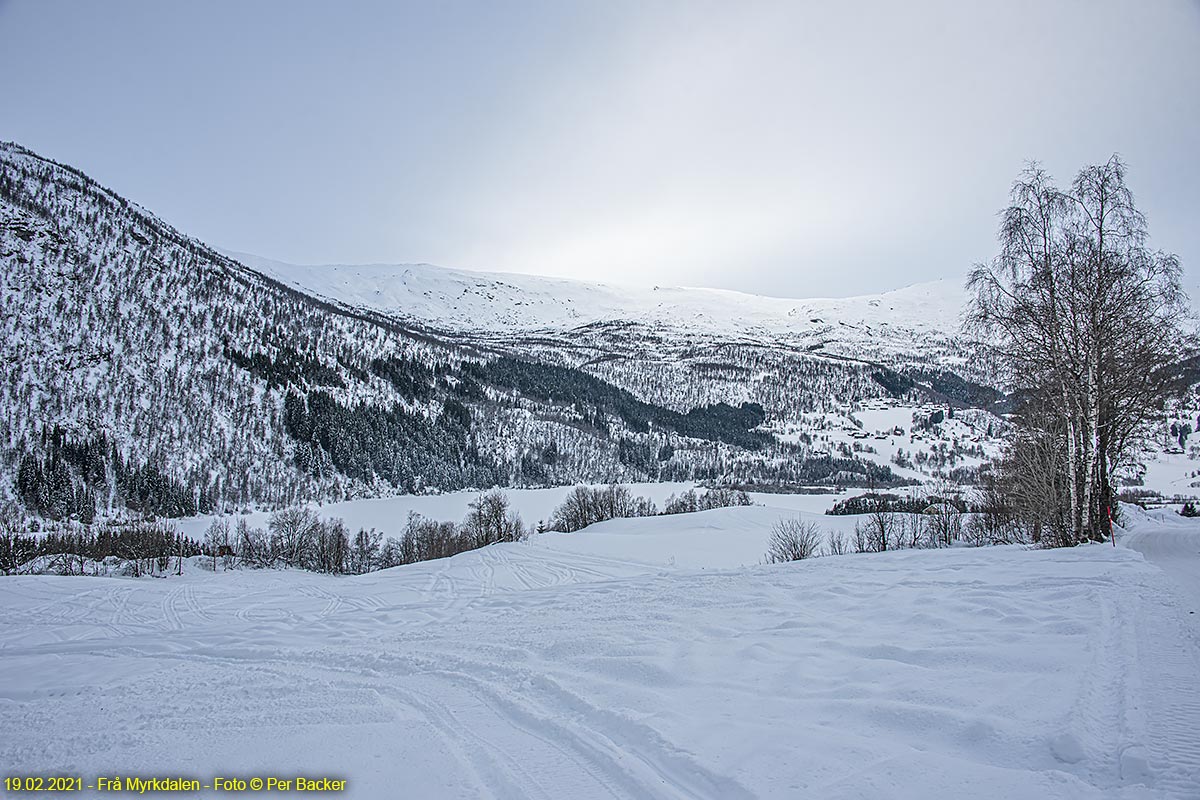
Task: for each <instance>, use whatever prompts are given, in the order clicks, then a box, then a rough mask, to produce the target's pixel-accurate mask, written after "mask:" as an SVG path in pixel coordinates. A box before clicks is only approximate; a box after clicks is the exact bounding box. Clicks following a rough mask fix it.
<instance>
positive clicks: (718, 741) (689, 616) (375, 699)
mask: <svg viewBox="0 0 1200 800" xmlns="http://www.w3.org/2000/svg"><path fill="white" fill-rule="evenodd" d="M784 513H791V512H784V511H781V510H778V509H770V508H740V509H721V510H717V511H712V512H706V513H702V514H694V515H684V516H678V517H662V518H651V519H642V520H621V521H614V522H611V523H605V524H604V525H600V526H595V527H594V528H592V529H589V530H588V531H585V532H582V533H578V534H571V535H563V534H554V535H545V536H540V537H536V538H535V539H534V540H532V541H530V542H526V543H520V544H512V545H501V546H495V547H490V548H486V549H484V550H480V551H474V552H471V553H465V554H463V555H461V556H457V557H455V558H452V559H446V560H443V561H438V562H429V563H425V564H419V565H414V566H410V567H402V568H398V569H395V570H389V571H385V572H381V573H373V574H370V575H365V576H359V577H338V578H335V577H328V576H320V575H313V574H307V573H301V572H240V571H239V572H230V573H222V574H219V575H215V576H214V575H211V574H208V575H204V574H192V575H185V576H183V577H182V578H169V579H141V580H132V579H104V578H63V577H51V576H28V577H10V578H4V579H0V764H3V765H4V770H5V772H6V774H10V775H12V774H21V773H31V772H32V773H39V774H48V773H57V774H74V775H81V776H83V777H84V780H85V784H86V783H87V782H88V781H89V780H90V779H91V778H93V777H95V776H97V775H101V774H105V775H107V774H123V775H129V774H143V775H144V774H148V773H149V774H160V775H161V774H184V775H194V776H196V777H200V778H202V779H208V778H210V777H212V776H215V775H243V776H253V775H266V774H273V775H296V774H302V775H309V776H312V775H335V776H340V777H345V778H346V779H348V780H349V782H350V783H349V789H348V792H347V794H348V795H349V796H351V797H356V798H359V797H369V798H375V797H378V798H394V797H437V798H442V797H445V798H477V797H491V798H592V797H619V798H748V797H779V798H793V797H814V798H914V799H915V798H921V800H925V799H926V798H940V797H947V798H949V797H953V798H1090V797H1107V798H1167V797H1169V798H1196V797H1200V748H1198V745H1197V742H1198V740H1200V737H1197V735H1196V732H1197V731H1198V730H1200V660H1198V652H1200V646H1198V641H1200V633H1198V630H1197V627H1196V626H1194V625H1193V624H1191V621H1193V620H1195V619H1196V617H1195V615H1192V614H1189V613H1188V612H1190V611H1197V610H1200V609H1197V608H1196V607H1195V606H1196V603H1197V602H1200V597H1195V596H1193V595H1190V594H1189V593H1188V592H1190V591H1191V589H1187V588H1186V586H1191V587H1192V589H1195V582H1196V581H1197V580H1198V578H1197V574H1198V573H1197V570H1196V569H1195V567H1196V565H1197V564H1198V563H1200V559H1198V558H1197V555H1194V554H1196V553H1197V551H1200V525H1197V524H1195V523H1191V522H1184V521H1180V520H1178V519H1171V518H1169V517H1168V516H1163V517H1162V518H1161V520H1156V519H1154V518H1151V517H1148V516H1139V517H1137V518H1136V519H1135V521H1134V523H1133V529H1132V531H1131V532H1130V533H1129V534H1128V536H1127V538H1126V542H1128V544H1129V545H1131V546H1132V547H1134V548H1137V549H1139V550H1141V551H1142V552H1144V553H1146V558H1147V559H1149V561H1147V560H1144V559H1143V556H1142V555H1141V553H1139V552H1137V551H1136V550H1135V549H1130V547H1125V546H1122V547H1118V548H1112V547H1108V546H1090V547H1084V548H1077V549H1073V550H1065V551H1029V550H1024V549H1021V548H1018V547H1005V548H988V549H980V550H972V549H952V550H942V551H907V552H898V553H889V554H885V555H878V556H843V557H837V558H823V559H818V560H816V561H812V562H806V563H802V564H792V565H779V566H762V565H758V564H756V562H757V561H758V560H759V559H761V555H762V553H763V552H764V551H765V549H766V538H767V535H768V531H769V527H770V523H771V521H773V519H775V518H777V517H778V516H779V515H780V514H784ZM820 521H821V522H822V524H826V525H842V524H846V523H850V524H852V520H844V519H830V518H827V517H822V518H821V519H820ZM1188 559H1191V561H1190V562H1189V561H1188ZM1159 564H1161V565H1162V566H1164V567H1166V568H1168V569H1170V570H1171V572H1170V574H1167V573H1164V572H1163V571H1162V570H1160V569H1159V568H1158V565H1159ZM1189 564H1190V566H1189ZM743 565H744V566H743ZM1172 565H1174V566H1172ZM1180 582H1182V585H1183V586H1182V587H1181V585H1180ZM86 794H87V793H86V792H85V795H86Z"/></svg>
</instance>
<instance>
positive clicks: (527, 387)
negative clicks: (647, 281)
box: [462, 356, 771, 450]
mask: <svg viewBox="0 0 1200 800" xmlns="http://www.w3.org/2000/svg"><path fill="white" fill-rule="evenodd" d="M462 373H463V375H464V376H465V377H466V378H468V379H470V380H472V381H474V382H477V383H483V384H491V385H493V386H497V387H501V388H505V389H511V390H515V391H517V392H520V393H521V394H522V395H523V396H525V397H529V398H534V399H537V400H541V401H544V402H551V403H561V404H564V405H573V406H575V408H576V409H577V410H578V411H579V413H580V414H581V415H582V416H583V417H584V418H585V419H587V420H588V421H590V422H591V423H592V424H593V425H594V426H595V427H596V428H598V429H599V430H601V431H602V432H603V433H605V434H607V433H608V430H609V429H608V424H607V421H606V417H607V416H609V415H611V416H615V417H617V418H618V419H620V420H621V421H622V422H624V424H625V425H626V427H628V428H629V429H630V430H631V431H634V432H635V433H648V432H649V431H650V430H652V429H655V430H664V431H674V432H676V433H678V434H680V435H682V436H688V437H691V438H694V439H704V440H707V441H714V442H725V443H727V444H732V445H735V446H737V447H744V448H746V449H749V450H758V449H761V448H762V447H763V446H764V445H765V444H767V443H768V442H769V441H771V437H769V436H767V435H765V434H762V433H755V432H754V431H753V430H752V429H753V428H756V427H758V426H759V425H761V424H762V423H763V421H764V420H765V419H766V414H765V412H764V411H763V408H762V406H761V405H759V404H757V403H742V404H741V405H740V406H738V407H737V408H734V407H733V406H730V405H727V404H725V403H716V404H713V405H705V406H700V407H697V408H694V409H692V410H691V411H688V412H687V413H686V414H681V413H679V412H677V411H672V410H670V409H667V408H663V407H661V406H656V405H652V404H650V403H646V402H643V401H641V400H638V399H637V398H636V397H634V396H633V394H631V393H630V392H628V391H626V390H625V389H620V388H618V387H616V386H614V385H613V384H611V383H608V382H607V381H604V380H601V379H600V378H597V377H595V376H593V375H589V374H588V373H586V372H583V371H582V370H578V369H571V368H568V367H560V366H555V365H553V364H542V363H538V362H533V361H523V360H521V359H516V358H512V357H509V356H504V357H502V358H497V359H494V360H492V361H488V362H485V363H482V364H475V363H465V364H463V366H462Z"/></svg>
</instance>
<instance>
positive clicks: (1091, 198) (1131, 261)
mask: <svg viewBox="0 0 1200 800" xmlns="http://www.w3.org/2000/svg"><path fill="white" fill-rule="evenodd" d="M1125 176H1126V168H1125V165H1124V164H1123V163H1122V162H1121V160H1120V159H1119V158H1118V157H1116V156H1114V157H1113V158H1112V159H1110V160H1109V161H1108V162H1107V163H1105V164H1102V165H1098V166H1090V167H1087V168H1085V169H1084V170H1083V171H1081V172H1080V173H1079V175H1078V176H1077V177H1076V178H1075V180H1074V182H1073V183H1072V184H1071V186H1070V188H1069V189H1066V190H1063V189H1059V188H1058V187H1056V186H1055V185H1054V183H1053V181H1052V179H1051V178H1050V176H1049V175H1048V174H1047V173H1046V172H1045V171H1044V170H1042V169H1041V168H1040V167H1038V166H1037V165H1031V166H1030V167H1028V168H1027V169H1026V170H1025V172H1024V173H1023V174H1022V175H1021V177H1020V178H1019V179H1018V180H1017V181H1016V182H1015V183H1014V184H1013V189H1012V195H1011V204H1010V205H1009V207H1008V208H1007V209H1005V210H1004V211H1003V212H1002V213H1001V225H1000V234H999V239H1000V253H999V255H998V256H997V257H996V258H995V259H993V260H992V261H991V262H990V263H988V264H982V265H978V266H976V267H975V269H974V270H972V272H971V276H970V278H969V280H968V291H969V293H970V296H971V299H970V305H969V308H968V314H967V323H968V326H969V327H971V328H973V329H975V330H977V331H979V332H981V333H983V334H985V335H987V336H989V337H990V338H991V339H992V340H993V341H994V342H995V344H996V346H997V348H998V350H999V355H1000V356H1001V360H1002V363H1003V364H1004V365H1005V367H1006V371H1007V379H1008V382H1009V384H1010V386H1011V388H1012V389H1013V390H1014V391H1015V392H1016V393H1017V395H1018V396H1019V397H1020V398H1021V400H1022V408H1021V410H1020V412H1019V414H1018V422H1019V424H1020V426H1021V428H1022V430H1019V431H1018V434H1017V437H1016V439H1015V442H1014V444H1013V447H1014V448H1016V449H1017V450H1018V451H1019V452H1017V453H1016V454H1015V458H1013V459H1010V461H1009V463H1010V466H1013V467H1015V468H1016V469H1019V470H1032V469H1040V470H1050V471H1052V472H1056V473H1058V474H1042V475H1029V474H1027V475H1018V476H1015V483H1014V484H1013V485H1014V486H1016V487H1017V488H1018V490H1019V494H1020V495H1021V496H1020V497H1019V498H1017V499H1018V500H1019V501H1020V502H1023V503H1026V504H1028V503H1033V502H1037V503H1040V504H1041V507H1039V508H1037V509H1032V508H1027V509H1026V510H1025V513H1026V514H1027V515H1028V518H1030V519H1033V520H1034V521H1035V523H1036V526H1037V527H1038V528H1040V527H1042V526H1043V525H1044V526H1045V527H1046V528H1047V529H1048V530H1049V532H1051V533H1052V536H1051V537H1050V541H1051V542H1053V543H1056V544H1074V543H1077V542H1080V541H1083V540H1086V539H1088V538H1096V539H1098V538H1103V537H1104V535H1105V533H1106V529H1107V519H1108V509H1109V508H1111V506H1112V503H1113V479H1114V474H1115V472H1116V470H1117V469H1119V468H1120V467H1121V466H1122V465H1123V464H1125V463H1126V462H1127V460H1128V459H1129V458H1130V457H1131V456H1132V455H1134V454H1135V453H1136V451H1137V448H1138V445H1139V444H1140V442H1141V437H1142V436H1143V435H1144V434H1145V432H1146V429H1147V425H1148V423H1149V422H1150V420H1151V419H1152V418H1153V416H1154V414H1155V411H1156V409H1158V408H1159V407H1160V406H1161V403H1162V400H1163V399H1164V397H1165V395H1166V394H1167V393H1168V391H1169V390H1170V388H1171V386H1172V381H1173V379H1174V370H1173V366H1174V365H1175V364H1177V363H1178V362H1179V360H1180V359H1181V358H1182V357H1183V355H1184V350H1185V349H1186V346H1187V345H1188V342H1187V341H1186V340H1185V337H1184V334H1183V332H1182V331H1183V327H1182V323H1183V321H1184V319H1185V316H1186V314H1187V298H1186V296H1185V295H1184V292H1183V290H1182V288H1181V285H1180V266H1179V261H1178V259H1177V258H1176V257H1175V256H1173V255H1169V254H1166V253H1163V252H1160V251H1156V250H1153V249H1151V248H1150V246H1149V237H1148V234H1147V227H1146V220H1145V218H1144V217H1143V216H1142V214H1141V213H1140V212H1139V211H1138V210H1137V207H1136V205H1135V203H1134V199H1133V194H1132V192H1130V191H1129V189H1128V187H1127V186H1126V185H1125ZM1057 487H1061V488H1062V489H1065V492H1063V494H1065V497H1063V496H1061V495H1058V496H1056V494H1055V492H1056V491H1057ZM1064 501H1065V509H1064V510H1063V511H1065V514H1064V513H1060V510H1059V509H1056V508H1054V504H1055V503H1062V502H1064Z"/></svg>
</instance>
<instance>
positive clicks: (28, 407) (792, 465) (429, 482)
mask: <svg viewBox="0 0 1200 800" xmlns="http://www.w3.org/2000/svg"><path fill="white" fill-rule="evenodd" d="M244 260H245V261H249V262H251V263H250V265H249V266H248V265H246V264H244V263H241V261H239V260H237V259H233V258H230V257H229V256H227V255H223V254H221V253H219V252H217V251H215V250H213V249H212V248H211V247H209V246H208V245H206V244H205V243H203V242H200V241H197V240H196V239H193V238H191V237H189V236H187V235H186V234H183V233H181V232H180V231H178V230H175V229H174V228H172V227H171V226H169V225H167V224H166V223H164V222H163V221H162V220H159V219H158V218H156V217H155V216H154V215H153V214H151V213H150V212H148V211H146V210H145V209H143V208H141V207H139V206H137V205H136V204H134V203H131V202H129V201H128V200H126V199H125V198H122V197H120V196H119V195H117V194H116V193H114V192H112V191H110V190H108V189H106V188H104V187H102V186H100V185H98V184H96V183H95V182H94V181H92V180H90V179H89V178H87V176H85V175H83V174H82V173H80V172H79V171H78V170H74V169H72V168H70V167H67V166H64V165H61V164H57V163H55V162H53V161H50V160H48V159H45V158H42V157H40V156H38V155H37V154H35V153H32V152H30V151H28V150H26V149H24V148H22V147H20V146H18V145H14V144H0V283H2V285H3V288H4V292H3V295H2V296H0V359H2V372H0V420H2V423H0V424H2V427H0V466H2V470H0V494H7V493H10V492H11V493H13V494H15V495H16V496H17V497H19V498H20V499H21V500H22V502H24V503H25V504H26V506H27V507H29V508H31V509H32V510H35V511H38V512H39V513H44V514H48V515H51V516H79V517H81V518H86V517H90V515H91V514H92V513H93V512H94V510H95V509H96V508H100V509H104V508H111V507H122V506H127V507H130V508H134V509H138V510H142V511H149V512H153V513H157V514H168V515H177V514H182V513H194V512H196V511H201V510H204V509H206V508H208V509H211V508H219V507H227V506H229V505H231V504H235V505H243V504H267V505H276V504H280V503H286V502H292V501H294V500H296V499H300V498H312V499H320V498H324V499H329V498H339V497H346V496H350V495H357V496H361V495H372V494H388V493H395V492H403V491H415V490H419V489H426V488H437V489H443V490H444V489H456V488H462V487H467V486H483V485H491V484H493V483H499V484H508V485H542V484H563V483H569V482H574V481H580V480H587V481H631V480H647V479H650V480H668V479H676V480H724V481H753V482H761V483H773V482H792V483H795V482H806V483H812V482H824V483H829V482H842V483H845V482H856V481H860V482H861V481H867V480H870V481H875V482H880V483H885V482H887V481H889V480H893V479H894V476H893V474H892V473H891V471H890V468H889V467H888V466H887V465H885V464H871V463H867V462H865V461H863V460H861V459H860V458H858V456H857V455H856V454H855V452H853V451H852V450H851V449H850V448H849V447H848V446H843V447H842V448H841V449H840V450H836V451H834V450H830V449H829V448H825V449H821V448H820V447H815V446H813V444H812V442H811V441H810V438H811V437H809V435H808V433H807V428H806V427H805V426H806V425H809V424H810V422H811V424H813V425H816V426H817V427H818V428H819V427H821V426H826V425H828V424H829V423H828V422H827V415H828V414H830V413H833V414H847V413H849V412H851V411H853V409H855V408H857V407H858V406H859V405H860V404H861V403H863V402H864V401H875V400H880V399H882V398H887V397H901V396H903V397H905V398H908V399H910V400H919V399H921V398H928V397H933V398H935V399H937V398H939V397H943V396H946V395H950V396H953V395H954V394H957V395H959V396H960V397H964V398H966V399H967V402H974V399H972V397H973V395H979V396H980V397H984V400H985V401H990V399H992V398H990V396H987V394H988V392H989V391H991V390H988V389H987V388H986V387H979V386H976V385H975V384H971V383H969V382H964V381H962V379H961V377H959V375H958V374H957V373H954V372H951V371H949V370H950V369H951V368H952V367H953V366H954V364H955V363H956V362H958V363H960V364H963V365H966V364H968V363H970V359H969V358H967V357H966V356H965V355H964V354H965V353H968V351H967V350H965V349H964V348H963V346H962V345H961V344H960V343H959V342H957V341H956V340H955V339H954V338H953V335H952V334H950V333H946V332H944V331H943V332H941V333H939V332H938V331H936V330H933V328H931V327H928V323H929V322H930V320H934V319H940V320H942V321H943V322H945V321H947V320H948V316H947V313H948V312H947V311H946V309H948V308H949V307H950V305H951V304H949V303H946V302H942V301H940V300H938V299H937V297H938V291H936V290H934V291H932V292H930V291H929V290H927V289H924V290H923V289H913V290H906V291H902V292H899V293H893V295H891V296H883V297H880V298H873V299H868V298H858V299H855V300H849V301H807V302H805V303H800V302H798V301H797V302H793V301H780V300H772V299H768V298H749V297H747V296H744V295H738V294H736V293H731V292H709V291H703V290H659V292H657V293H656V292H653V291H646V292H638V291H636V290H624V289H616V288H612V287H588V286H584V285H581V284H571V283H570V282H562V281H550V280H543V279H526V278H519V279H518V278H515V277H512V278H505V279H501V278H497V277H491V276H481V275H477V274H474V273H452V272H448V271H443V270H437V269H435V268H420V269H418V268H404V269H402V270H399V271H397V270H395V269H390V270H389V269H381V270H379V272H380V273H382V274H385V275H387V277H377V278H374V279H371V281H370V282H366V281H363V280H359V279H357V278H355V277H354V276H355V274H356V273H355V270H356V269H358V268H347V269H344V270H332V271H324V272H322V271H320V270H318V271H316V273H319V274H320V275H321V276H322V277H323V279H324V283H319V282H318V281H317V279H316V278H315V277H308V278H304V275H306V274H308V275H311V274H313V272H312V271H308V272H305V271H291V272H289V270H287V269H286V268H283V267H275V266H271V265H268V264H265V263H263V262H256V261H255V260H253V259H250V258H248V257H247V258H245V259H244ZM360 274H361V273H360ZM339 275H340V276H341V277H340V278H339ZM947 291H948V290H947ZM375 292H378V295H375V294H374V293H375ZM923 293H924V294H923ZM922 296H927V297H926V300H921V297H922ZM372 297H374V298H375V299H374V300H372V299H371V298H372ZM657 297H665V298H668V299H666V300H658V299H656V298H657ZM418 298H424V300H420V301H418ZM456 298H457V299H456ZM930 298H932V299H930ZM922 302H927V303H929V304H930V305H929V311H928V313H922V312H921V311H920V310H919V307H920V303H922ZM935 307H936V309H941V310H940V311H935V310H934V309H935ZM522 309H527V310H528V309H537V311H536V312H533V311H531V312H530V314H529V317H528V321H527V322H525V323H518V322H512V321H511V320H512V318H514V317H516V316H520V311H521V310H522ZM874 311H878V313H879V314H880V315H881V317H880V318H881V319H882V320H883V321H882V322H876V321H873V319H874V318H873V317H872V314H873V313H874ZM819 315H824V316H819ZM789 320H791V321H793V322H795V323H796V328H795V330H789V329H788V321H789ZM922 325H925V326H926V327H924V328H922V327H921V326H922ZM934 327H936V326H934ZM960 371H963V372H965V370H960ZM947 376H950V377H947ZM993 394H994V392H993ZM808 413H813V414H824V415H826V416H822V417H821V421H820V422H813V421H812V420H815V419H816V417H813V418H812V419H810V420H809V422H805V417H804V415H805V414H808ZM798 423H799V430H797V424H798ZM837 424H841V423H840V422H839V423H837ZM785 426H788V427H787V432H788V436H787V437H785V439H786V440H784V439H780V438H777V437H776V436H775V433H776V432H781V431H782V430H783V428H784V427H785ZM842 445H846V443H844V442H843V443H842Z"/></svg>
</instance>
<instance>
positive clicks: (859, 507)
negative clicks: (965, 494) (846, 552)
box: [825, 492, 968, 516]
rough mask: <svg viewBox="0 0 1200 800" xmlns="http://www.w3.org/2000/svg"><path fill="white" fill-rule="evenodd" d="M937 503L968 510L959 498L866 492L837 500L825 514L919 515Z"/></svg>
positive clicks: (961, 510)
mask: <svg viewBox="0 0 1200 800" xmlns="http://www.w3.org/2000/svg"><path fill="white" fill-rule="evenodd" d="M937 503H951V504H953V505H954V506H955V507H956V508H958V510H959V511H960V512H965V511H967V510H968V506H967V503H966V501H964V500H963V499H962V498H961V497H955V496H953V495H949V494H947V495H946V496H945V497H942V496H939V495H936V494H932V495H911V496H908V497H901V496H900V495H897V494H890V493H879V492H868V493H867V494H860V495H855V496H854V497H848V498H846V499H845V500H839V501H838V502H836V503H834V504H833V508H831V509H829V510H828V511H826V512H825V513H826V514H832V515H835V516H836V515H849V514H873V513H877V512H880V511H883V512H888V513H893V514H920V513H921V512H923V511H925V510H926V509H927V508H929V507H930V506H932V505H936V504H937Z"/></svg>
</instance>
